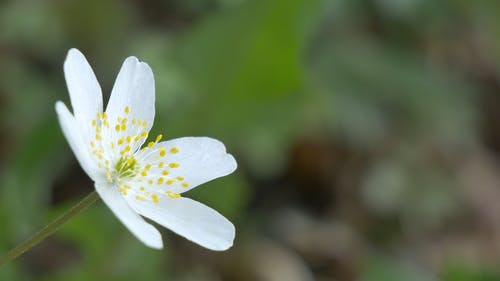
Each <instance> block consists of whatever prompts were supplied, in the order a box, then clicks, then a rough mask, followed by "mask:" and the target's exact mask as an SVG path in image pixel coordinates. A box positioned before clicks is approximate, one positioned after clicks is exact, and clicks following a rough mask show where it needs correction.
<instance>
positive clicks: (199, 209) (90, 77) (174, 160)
mask: <svg viewBox="0 0 500 281" xmlns="http://www.w3.org/2000/svg"><path fill="white" fill-rule="evenodd" d="M64 74H65V77H66V83H67V86H68V90H69V94H70V99H71V105H72V107H73V113H74V114H73V115H72V114H71V113H70V112H69V110H68V109H67V107H66V106H65V105H64V104H63V103H62V102H60V101H58V102H57V103H56V111H57V114H58V117H59V122H60V124H61V127H62V131H63V133H64V135H65V137H66V139H67V140H68V142H69V145H70V146H71V149H72V150H73V152H74V153H75V155H76V158H77V159H78V161H79V163H80V165H81V166H82V168H83V169H84V170H85V172H86V173H87V174H88V175H89V177H91V178H92V180H93V181H94V182H95V188H96V190H97V192H98V193H99V195H100V197H101V198H102V200H103V201H104V202H105V203H106V205H107V206H108V207H109V208H110V209H111V211H113V213H114V214H115V215H116V216H117V217H118V219H119V220H120V221H121V222H122V223H123V224H124V225H125V226H126V227H127V228H128V229H129V230H130V231H131V232H132V233H133V234H134V235H135V236H136V237H137V238H138V239H139V240H140V241H142V242H143V243H144V244H146V245H147V246H149V247H152V248H157V249H161V248H162V247H163V243H162V239H161V235H160V233H159V232H158V230H157V229H156V228H154V227H153V226H152V225H151V224H149V223H147V222H146V221H145V220H144V219H143V218H142V217H141V216H144V217H147V218H149V219H151V220H154V221H156V222H157V223H159V224H161V225H162V226H164V227H166V228H169V229H171V230H172V231H174V232H176V233H177V234H179V235H181V236H184V237H185V238H187V239H189V240H191V241H193V242H195V243H197V244H199V245H201V246H203V247H206V248H208V249H212V250H226V249H228V248H229V247H231V246H232V244H233V240H234V236H235V229H234V226H233V224H232V223H231V222H229V221H228V220H227V219H226V218H224V217H223V216H222V215H221V214H219V213H218V212H217V211H215V210H213V209H211V208H209V207H207V206H205V205H203V204H201V203H199V202H197V201H194V200H191V199H188V198H184V197H181V195H180V194H181V193H183V192H186V191H188V190H190V189H191V188H194V187H196V186H198V185H200V184H202V183H205V182H207V181H210V180H213V179H215V178H218V177H222V176H225V175H228V174H230V173H232V172H233V171H234V170H235V169H236V161H235V160H234V158H233V156H231V155H230V154H228V153H226V149H225V147H224V145H223V144H222V143H221V142H219V141H217V140H215V139H211V138H208V137H185V138H178V139H173V140H170V141H161V139H162V136H161V135H159V136H157V137H156V138H155V139H154V141H151V142H149V143H148V144H147V145H146V146H144V147H143V148H141V146H142V145H143V144H144V142H145V141H146V139H147V138H148V133H149V130H150V129H151V125H152V124H153V118H154V115H155V106H154V102H155V86H154V78H153V73H152V71H151V68H150V67H149V66H148V65H147V64H146V63H144V62H139V61H138V60H137V58H135V57H129V58H127V59H126V60H125V62H124V63H123V65H122V68H121V70H120V72H119V74H118V77H117V78H116V82H115V85H114V87H113V90H112V92H111V97H110V100H109V103H108V106H107V108H106V111H103V105H102V93H101V88H100V86H99V83H98V82H97V79H96V77H95V75H94V72H93V71H92V68H91V67H90V65H89V63H88V62H87V60H86V59H85V57H84V56H83V54H82V53H81V52H80V51H78V50H76V49H71V50H69V52H68V56H67V58H66V61H65V62H64Z"/></svg>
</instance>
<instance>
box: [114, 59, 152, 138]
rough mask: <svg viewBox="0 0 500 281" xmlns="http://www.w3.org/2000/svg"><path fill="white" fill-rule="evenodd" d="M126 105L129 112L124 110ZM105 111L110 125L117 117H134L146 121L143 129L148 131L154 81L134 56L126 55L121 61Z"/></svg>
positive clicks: (130, 118) (147, 67)
mask: <svg viewBox="0 0 500 281" xmlns="http://www.w3.org/2000/svg"><path fill="white" fill-rule="evenodd" d="M126 107H128V109H129V110H130V111H129V113H126V112H125V108H126ZM106 113H107V114H108V116H109V120H110V122H111V126H112V127H113V125H114V122H117V117H122V118H125V117H126V118H127V119H128V120H129V121H130V120H132V119H134V118H135V119H139V120H141V121H147V126H146V127H145V130H146V131H148V132H149V129H150V128H151V125H152V124H153V119H154V116H155V81H154V77H153V72H152V71H151V68H150V67H149V66H148V65H147V64H146V63H144V62H139V60H137V58H136V57H128V58H127V59H126V60H125V61H124V62H123V65H122V67H121V69H120V72H119V73H118V76H117V77H116V81H115V85H114V86H113V90H112V91H111V97H110V99H109V103H108V106H107V107H106ZM129 127H132V126H129ZM132 133H134V132H132Z"/></svg>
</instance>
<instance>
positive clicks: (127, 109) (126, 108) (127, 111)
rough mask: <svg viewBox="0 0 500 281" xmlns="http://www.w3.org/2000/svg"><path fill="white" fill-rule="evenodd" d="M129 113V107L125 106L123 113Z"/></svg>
mask: <svg viewBox="0 0 500 281" xmlns="http://www.w3.org/2000/svg"><path fill="white" fill-rule="evenodd" d="M129 113H130V107H128V106H125V114H129Z"/></svg>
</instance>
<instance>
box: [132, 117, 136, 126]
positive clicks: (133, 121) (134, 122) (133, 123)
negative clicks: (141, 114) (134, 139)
mask: <svg viewBox="0 0 500 281" xmlns="http://www.w3.org/2000/svg"><path fill="white" fill-rule="evenodd" d="M136 124H137V119H135V118H133V119H132V125H134V126H135V125H136Z"/></svg>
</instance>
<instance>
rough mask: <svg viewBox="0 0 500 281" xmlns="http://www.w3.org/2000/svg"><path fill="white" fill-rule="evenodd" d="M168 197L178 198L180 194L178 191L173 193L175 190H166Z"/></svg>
mask: <svg viewBox="0 0 500 281" xmlns="http://www.w3.org/2000/svg"><path fill="white" fill-rule="evenodd" d="M165 193H166V194H167V195H168V196H169V197H170V198H172V199H176V198H180V197H181V195H180V194H179V193H175V192H172V191H166V192H165Z"/></svg>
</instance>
